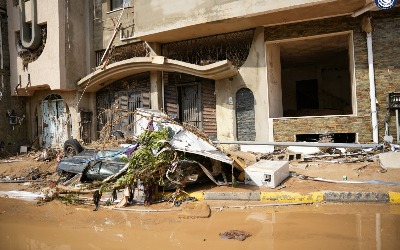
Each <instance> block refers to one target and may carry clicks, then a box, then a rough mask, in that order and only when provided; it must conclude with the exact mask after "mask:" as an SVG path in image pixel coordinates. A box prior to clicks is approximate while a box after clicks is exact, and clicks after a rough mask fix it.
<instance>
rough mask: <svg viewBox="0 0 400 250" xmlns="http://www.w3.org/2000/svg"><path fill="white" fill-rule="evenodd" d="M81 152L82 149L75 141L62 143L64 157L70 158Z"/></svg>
mask: <svg viewBox="0 0 400 250" xmlns="http://www.w3.org/2000/svg"><path fill="white" fill-rule="evenodd" d="M82 151H83V147H82V146H81V144H80V143H79V142H78V141H77V140H76V139H70V140H67V141H65V142H64V155H65V156H67V157H71V156H74V155H77V154H79V153H80V152H82Z"/></svg>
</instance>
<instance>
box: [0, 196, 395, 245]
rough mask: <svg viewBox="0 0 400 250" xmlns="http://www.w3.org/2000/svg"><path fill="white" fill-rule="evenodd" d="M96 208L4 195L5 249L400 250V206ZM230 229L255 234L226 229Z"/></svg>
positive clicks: (0, 213) (1, 229) (0, 212)
mask: <svg viewBox="0 0 400 250" xmlns="http://www.w3.org/2000/svg"><path fill="white" fill-rule="evenodd" d="M235 204H236V205H238V204H239V205H240V204H242V205H245V204H247V203H244V202H235ZM210 205H211V206H213V205H217V203H216V202H211V204H210ZM142 208H143V207H142ZM150 208H151V209H155V208H157V209H160V208H164V209H167V208H171V207H170V205H166V204H158V205H151V206H150ZM92 210H93V207H92V206H85V205H66V204H64V203H61V202H59V201H53V202H50V203H46V204H44V205H42V206H37V205H36V203H34V202H26V201H20V200H15V199H7V198H0V249H5V250H7V249H165V250H168V249H241V250H243V249H400V238H399V237H398V236H399V235H400V226H399V225H400V206H398V205H388V204H313V205H301V206H290V207H262V208H261V207H257V208H247V209H222V210H215V209H214V210H212V212H211V216H210V217H209V218H197V219H187V218H180V217H179V216H178V215H179V213H180V211H172V212H154V213H149V212H148V213H143V212H142V213H140V212H131V211H115V210H108V209H100V210H99V211H97V212H93V211H92ZM230 230H243V231H245V232H247V233H249V234H251V236H250V237H249V238H247V239H245V240H244V241H238V240H234V239H222V238H221V237H220V236H219V234H220V233H223V232H226V231H230Z"/></svg>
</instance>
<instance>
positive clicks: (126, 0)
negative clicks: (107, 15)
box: [110, 0, 131, 11]
mask: <svg viewBox="0 0 400 250" xmlns="http://www.w3.org/2000/svg"><path fill="white" fill-rule="evenodd" d="M130 4H131V0H110V11H113V10H118V9H122V7H124V6H125V7H129V6H130Z"/></svg>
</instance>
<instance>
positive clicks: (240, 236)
mask: <svg viewBox="0 0 400 250" xmlns="http://www.w3.org/2000/svg"><path fill="white" fill-rule="evenodd" d="M250 236H251V234H250V233H248V232H246V231H243V230H230V231H227V232H224V233H220V234H219V237H220V238H222V239H235V240H240V241H244V240H245V239H246V238H248V237H250Z"/></svg>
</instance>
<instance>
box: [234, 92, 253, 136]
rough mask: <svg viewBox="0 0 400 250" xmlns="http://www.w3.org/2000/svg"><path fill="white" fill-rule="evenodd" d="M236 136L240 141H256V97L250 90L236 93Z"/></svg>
mask: <svg viewBox="0 0 400 250" xmlns="http://www.w3.org/2000/svg"><path fill="white" fill-rule="evenodd" d="M236 136H237V139H238V140H239V141H254V140H255V139H256V128H255V113H254V95H253V92H252V91H251V90H250V89H248V88H242V89H239V90H238V91H237V92H236Z"/></svg>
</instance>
